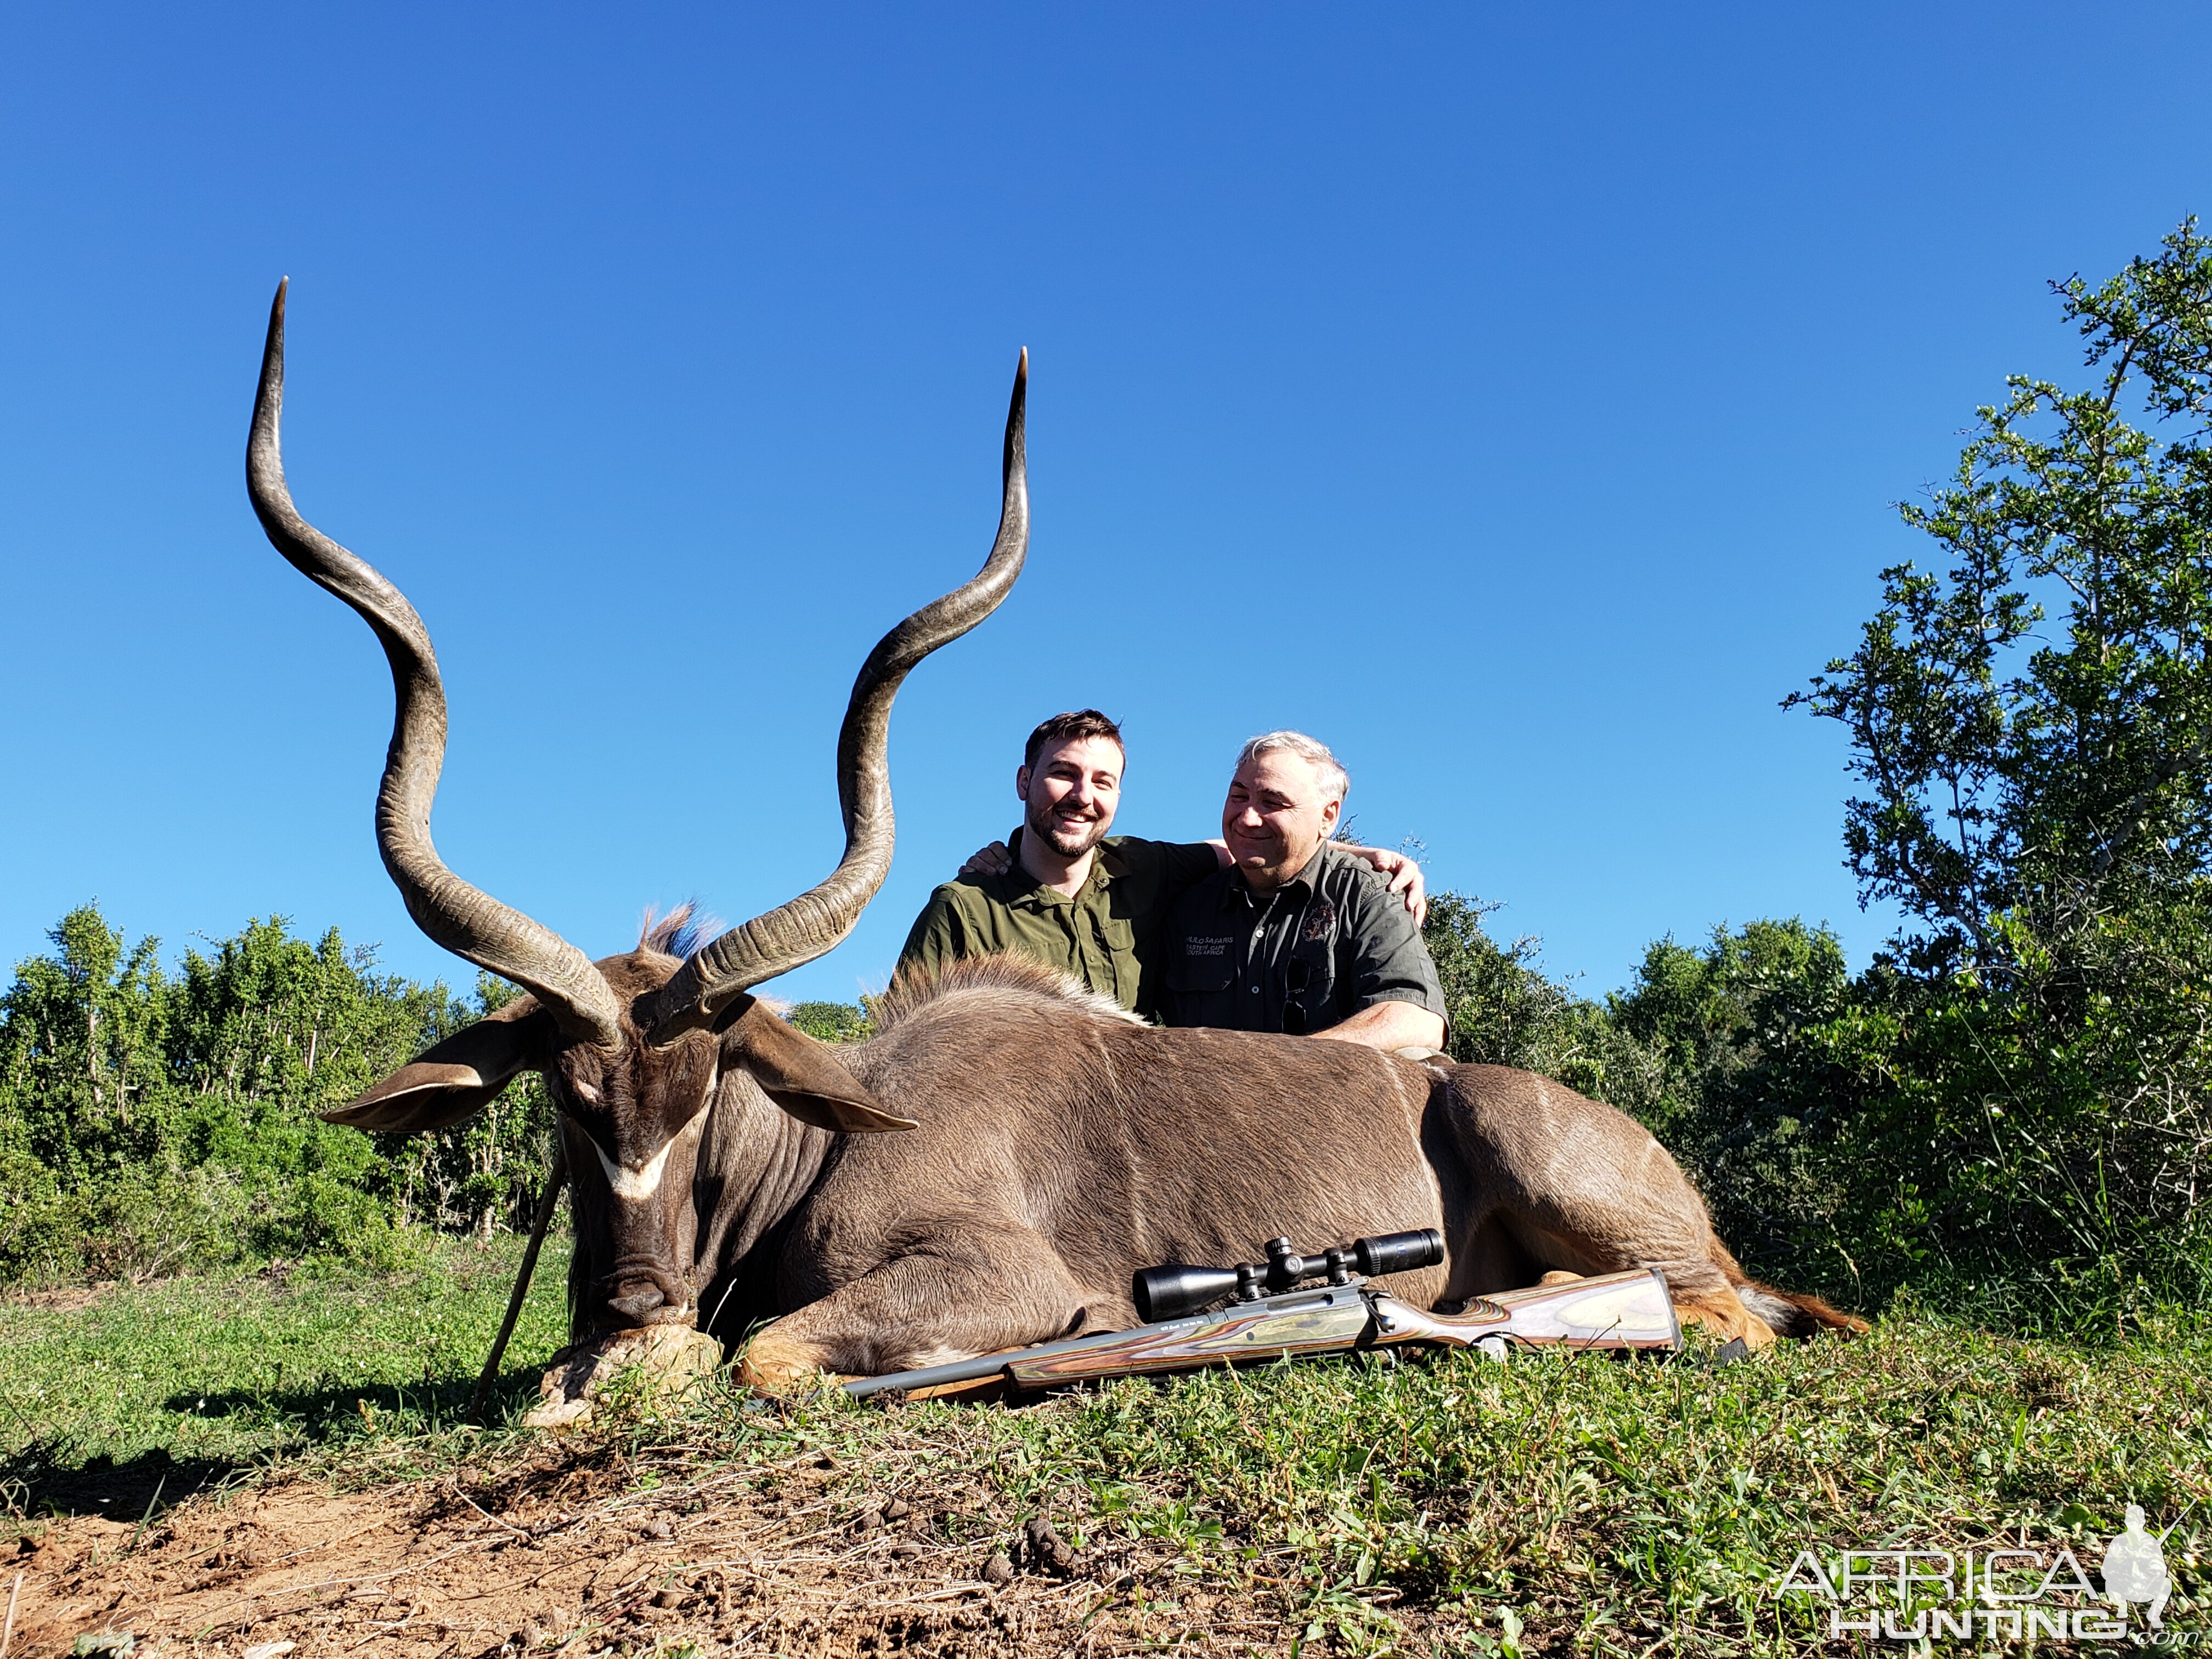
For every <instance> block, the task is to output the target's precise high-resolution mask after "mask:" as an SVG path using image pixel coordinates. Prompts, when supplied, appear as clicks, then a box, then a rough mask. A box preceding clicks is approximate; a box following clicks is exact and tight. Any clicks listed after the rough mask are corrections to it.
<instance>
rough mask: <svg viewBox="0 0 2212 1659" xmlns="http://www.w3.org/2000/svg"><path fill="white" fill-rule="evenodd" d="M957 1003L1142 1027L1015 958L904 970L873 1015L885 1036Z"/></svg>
mask: <svg viewBox="0 0 2212 1659" xmlns="http://www.w3.org/2000/svg"><path fill="white" fill-rule="evenodd" d="M956 998H957V999H958V1000H962V1001H963V1002H968V1001H970V1000H988V1001H991V1002H995V1003H998V1004H1000V1006H1006V1007H1009V1008H1016V1007H1030V1008H1034V1007H1035V1006H1036V1005H1037V1004H1038V1003H1040V1002H1045V1003H1051V1004H1054V1005H1056V1006H1060V1007H1063V1008H1074V1009H1077V1010H1079V1011H1080V1012H1084V1013H1086V1014H1089V1015H1091V1016H1092V1017H1093V1018H1098V1019H1110V1020H1118V1021H1121V1022H1122V1023H1124V1024H1130V1025H1142V1024H1144V1023H1145V1022H1144V1021H1143V1020H1141V1019H1139V1018H1137V1016H1136V1015H1134V1014H1133V1013H1131V1012H1129V1011H1128V1010H1127V1008H1124V1007H1123V1006H1121V1004H1120V1003H1118V1002H1116V1001H1115V1000H1114V999H1113V998H1111V997H1109V996H1103V995H1101V994H1099V993H1097V992H1096V991H1091V990H1086V989H1085V987H1083V985H1082V984H1081V983H1079V981H1076V980H1074V979H1072V978H1070V977H1069V976H1068V975H1066V974H1063V973H1061V972H1060V970H1059V969H1056V968H1048V967H1046V966H1045V965H1044V964H1043V963H1041V962H1035V961H1032V960H1030V958H1028V957H1014V956H996V957H964V958H963V959H962V960H960V961H957V962H948V963H945V965H944V966H943V967H941V968H939V969H935V970H934V971H933V970H931V969H926V968H906V969H901V970H900V972H899V975H898V976H897V977H896V979H894V980H892V981H891V987H890V990H888V991H886V992H884V994H883V995H882V996H880V997H878V999H877V1000H876V1002H875V1006H874V1007H873V1009H872V1011H871V1012H873V1014H874V1015H875V1023H876V1029H877V1030H878V1031H879V1032H880V1031H889V1030H893V1029H895V1028H896V1027H897V1026H899V1025H901V1024H904V1023H905V1022H906V1021H908V1020H910V1019H912V1018H915V1016H916V1015H918V1014H920V1013H921V1012H923V1011H924V1010H926V1009H929V1008H933V1007H935V1006H938V1005H939V1003H943V1002H946V1001H949V1000H953V999H956Z"/></svg>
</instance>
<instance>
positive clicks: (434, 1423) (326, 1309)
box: [0, 1234, 568, 1513]
mask: <svg viewBox="0 0 2212 1659" xmlns="http://www.w3.org/2000/svg"><path fill="white" fill-rule="evenodd" d="M412 1237H413V1240H414V1244H413V1248H412V1249H410V1251H409V1252H408V1255H409V1256H410V1261H408V1264H407V1265H406V1266H405V1267H403V1268H402V1269H401V1270H400V1271H398V1272H396V1273H388V1274H385V1275H382V1276H374V1277H373V1276H370V1275H368V1274H367V1273H362V1272H361V1271H358V1270H349V1269H345V1268H343V1267H336V1268H334V1267H314V1266H312V1265H310V1266H309V1267H305V1268H296V1269H294V1270H291V1271H289V1272H287V1271H285V1270H284V1269H283V1268H272V1269H264V1271H262V1272H259V1273H244V1272H241V1273H229V1274H223V1275H213V1276H207V1277H199V1278H191V1279H171V1280H167V1281H166V1282H163V1283H159V1284H155V1285H146V1286H143V1287H131V1286H128V1285H117V1286H112V1287H109V1288H107V1289H106V1290H104V1291H98V1292H94V1293H92V1299H90V1300H89V1301H88V1302H85V1303H84V1304H83V1305H75V1304H76V1302H77V1301H78V1300H79V1297H73V1296H70V1295H69V1294H67V1293H61V1294H58V1295H56V1296H49V1297H38V1298H27V1299H19V1300H16V1301H14V1302H9V1303H0V1502H5V1503H8V1504H12V1506H13V1507H14V1508H15V1510H17V1511H18V1512H19V1513H27V1512H35V1511H37V1510H40V1509H42V1508H46V1507H49V1506H58V1507H74V1506H76V1498H78V1497H79V1496H80V1495H82V1494H83V1493H84V1492H86V1489H88V1488H90V1489H94V1490H92V1491H91V1492H90V1496H89V1499H88V1501H90V1502H94V1503H96V1502H98V1501H99V1500H100V1498H106V1500H107V1504H108V1506H109V1507H111V1508H112V1507H113V1505H115V1504H118V1503H122V1502H126V1501H128V1500H130V1499H131V1498H133V1497H137V1498H141V1499H142V1501H143V1497H144V1496H145V1495H146V1494H147V1493H149V1492H150V1491H151V1488H152V1487H153V1486H155V1484H156V1483H161V1484H162V1485H163V1486H164V1489H165V1491H166V1492H167V1495H168V1496H169V1497H170V1498H175V1497H177V1496H178V1495H179V1493H180V1492H184V1491H187V1490H195V1489H197V1488H198V1487H201V1486H205V1485H208V1484H210V1482H211V1481H221V1480H228V1479H230V1478H233V1477H234V1475H235V1474H237V1473H238V1472H240V1471H241V1470H246V1469H252V1468H266V1467H269V1466H270V1465H272V1464H281V1463H283V1462H288V1461H289V1460H291V1459H294V1458H296V1457H297V1456H299V1455H302V1454H306V1453H311V1452H312V1453H313V1455H316V1456H318V1457H319V1458H322V1459H325V1460H327V1459H329V1458H331V1457H333V1456H342V1455H346V1454H347V1453H348V1451H349V1450H350V1449H357V1448H359V1447H360V1446H362V1444H363V1443H368V1444H370V1445H373V1446H374V1447H375V1448H377V1449H380V1450H389V1449H392V1448H393V1447H398V1446H407V1445H413V1444H421V1445H423V1446H425V1447H428V1446H431V1445H435V1444H437V1443H441V1441H442V1440H443V1439H444V1438H445V1437H446V1436H447V1434H448V1432H449V1431H451V1430H452V1428H453V1425H454V1423H455V1419H456V1418H457V1416H458V1415H459V1413H461V1412H462V1411H463V1410H464V1408H465V1407H466V1404H467V1401H468V1398H469V1395H470V1393H471V1390H472V1389H474V1387H475V1385H476V1378H477V1371H478V1370H479V1368H481V1366H482V1365H483V1361H484V1357H485V1355H486V1354H487V1353H489V1352H490V1349H491V1342H492V1338H493V1336H494V1335H495V1334H496V1332H497V1330H498V1328H499V1320H500V1316H501V1314H502V1313H504V1312H505V1310H506V1304H507V1292H508V1290H509V1287H510V1286H511V1285H512V1284H513V1278H514V1270H515V1266H516V1263H517V1262H518V1261H519V1260H520V1256H521V1253H522V1241H521V1240H520V1239H519V1238H514V1237H507V1236H502V1237H497V1238H495V1239H494V1240H492V1241H490V1242H489V1243H484V1244H479V1243H476V1242H474V1241H471V1240H456V1239H453V1238H447V1237H437V1236H435V1235H426V1234H416V1235H413V1236H412ZM567 1255H568V1252H567V1248H566V1246H565V1244H562V1245H559V1246H557V1247H556V1244H555V1243H553V1242H552V1241H550V1240H549V1242H548V1246H547V1249H546V1250H545V1252H544V1256H543V1257H542V1259H541V1260H540V1261H539V1263H538V1273H537V1276H536V1279H535V1280H534V1282H533V1284H532V1291H531V1296H530V1298H529V1300H528V1302H527V1303H526V1304H524V1308H523V1312H522V1315H521V1317H520V1320H519V1321H518V1322H517V1323H516V1327H515V1334H514V1337H513V1341H512V1342H511V1343H510V1345H509V1346H508V1348H507V1358H506V1363H505V1364H504V1365H503V1366H502V1375H501V1385H502V1387H501V1395H502V1399H503V1400H504V1401H514V1400H516V1399H519V1398H520V1397H521V1396H522V1395H525V1394H526V1393H527V1392H528V1391H529V1390H530V1389H531V1387H532V1384H534V1383H535V1381H536V1376H537V1372H538V1368H539V1367H540V1366H542V1365H543V1364H544V1361H545V1359H546V1358H547V1357H548V1356H549V1355H550V1354H551V1352H553V1350H554V1349H555V1348H556V1347H557V1346H560V1344H561V1343H562V1341H563V1340H566V1335H567V1311H566V1309H565V1306H564V1304H563V1302H562V1285H563V1282H564V1279H565V1276H566V1273H567V1269H568V1260H567Z"/></svg>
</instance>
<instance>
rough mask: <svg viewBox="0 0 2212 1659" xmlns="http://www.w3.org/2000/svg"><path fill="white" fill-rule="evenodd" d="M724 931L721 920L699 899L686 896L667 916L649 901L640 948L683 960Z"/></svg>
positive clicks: (641, 925) (639, 934)
mask: <svg viewBox="0 0 2212 1659" xmlns="http://www.w3.org/2000/svg"><path fill="white" fill-rule="evenodd" d="M724 931H725V929H724V927H723V925H722V923H721V922H720V921H717V920H716V919H715V918H714V917H713V916H710V915H707V914H706V913H705V912H704V911H702V910H701V909H700V908H699V901H698V900H696V899H685V900H684V902H683V903H681V904H679V905H678V906H677V907H676V908H674V909H673V910H671V911H670V912H669V913H668V914H667V915H665V916H664V915H659V913H658V912H656V911H655V909H654V908H653V906H652V905H649V904H648V905H647V906H646V907H645V916H644V919H643V920H642V921H640V922H639V923H638V925H637V948H638V949H639V950H641V951H658V952H659V954H660V955H662V956H664V957H677V958H678V960H679V961H680V960H682V959H683V958H684V957H689V956H690V954H691V953H692V952H693V951H696V950H697V949H698V948H699V947H700V946H701V945H704V944H705V943H706V942H707V941H708V939H714V938H715V937H717V936H718V935H720V933H723V932H724Z"/></svg>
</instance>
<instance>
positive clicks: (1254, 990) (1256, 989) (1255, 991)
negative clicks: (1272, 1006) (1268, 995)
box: [1252, 985, 1260, 997]
mask: <svg viewBox="0 0 2212 1659" xmlns="http://www.w3.org/2000/svg"><path fill="white" fill-rule="evenodd" d="M1252 994H1253V995H1254V996H1255V997H1256V996H1258V995H1259V994H1260V987H1258V986H1256V985H1255V986H1254V987H1252Z"/></svg>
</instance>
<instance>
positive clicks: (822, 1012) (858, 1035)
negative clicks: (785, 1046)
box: [785, 1002, 876, 1042]
mask: <svg viewBox="0 0 2212 1659" xmlns="http://www.w3.org/2000/svg"><path fill="white" fill-rule="evenodd" d="M785 1018H787V1019H788V1020H790V1022H791V1023H792V1024H793V1025H796V1026H797V1027H798V1028H799V1030H802V1031H804V1032H805V1033H806V1035H807V1036H811V1037H815V1038H817V1039H819V1040H820V1041H822V1042H866V1041H867V1040H868V1038H869V1037H871V1036H873V1035H874V1034H875V1029H876V1026H875V1022H874V1021H873V1020H872V1019H871V1018H868V1011H867V1010H866V1009H865V1008H855V1007H854V1006H853V1005H852V1004H850V1003H848V1002H802V1003H800V1004H799V1005H798V1006H796V1007H794V1008H793V1009H792V1011H791V1012H789V1013H788V1014H787V1015H786V1016H785Z"/></svg>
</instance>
